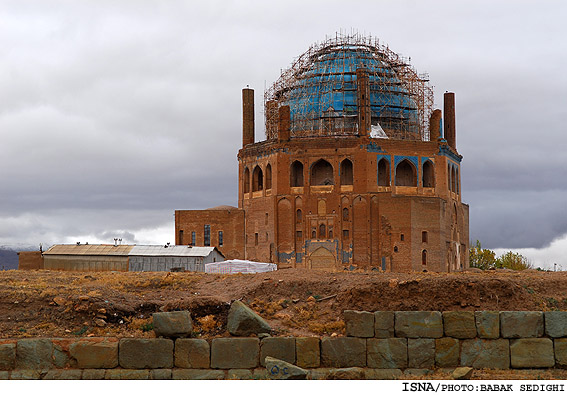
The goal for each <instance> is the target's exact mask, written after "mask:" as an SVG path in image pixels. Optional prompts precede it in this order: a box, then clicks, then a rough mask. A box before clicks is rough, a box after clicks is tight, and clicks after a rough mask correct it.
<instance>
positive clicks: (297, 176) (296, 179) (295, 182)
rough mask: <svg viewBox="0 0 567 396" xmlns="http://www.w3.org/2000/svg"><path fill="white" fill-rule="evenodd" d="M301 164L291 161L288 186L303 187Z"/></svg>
mask: <svg viewBox="0 0 567 396" xmlns="http://www.w3.org/2000/svg"><path fill="white" fill-rule="evenodd" d="M303 184H304V183H303V164H302V163H301V162H300V161H293V163H292V164H291V169H290V184H289V185H290V186H291V187H303Z"/></svg>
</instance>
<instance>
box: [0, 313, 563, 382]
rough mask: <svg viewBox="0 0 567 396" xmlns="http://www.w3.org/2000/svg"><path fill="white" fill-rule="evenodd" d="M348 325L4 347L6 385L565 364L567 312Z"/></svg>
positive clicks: (417, 316)
mask: <svg viewBox="0 0 567 396" xmlns="http://www.w3.org/2000/svg"><path fill="white" fill-rule="evenodd" d="M344 319H345V323H346V333H347V336H346V337H267V338H262V339H259V338H256V337H240V338H215V339H213V340H204V339H194V338H185V339H183V338H180V339H176V340H170V339H165V338H157V339H156V338H146V339H134V338H125V339H117V338H96V337H93V338H77V339H62V338H53V339H19V340H15V339H6V340H0V379H263V378H269V376H270V374H269V373H268V372H266V369H265V368H264V359H265V358H266V357H267V356H271V357H274V358H277V359H281V360H284V361H287V362H289V363H291V364H295V365H297V366H299V367H302V368H305V369H307V370H309V376H308V378H311V379H330V378H341V379H395V378H398V377H400V376H401V375H403V374H404V373H406V374H407V373H414V374H415V373H416V372H418V373H420V375H424V376H426V375H427V373H430V371H429V370H433V369H438V368H455V367H457V366H470V367H473V368H477V369H496V370H503V369H506V370H508V369H534V368H540V369H542V368H562V367H565V366H567V312H560V311H552V312H539V311H536V312H496V311H478V312H466V311H459V312H426V311H417V312H405V311H404V312H402V311H399V312H386V311H379V312H363V311H345V312H344ZM416 370H421V371H416Z"/></svg>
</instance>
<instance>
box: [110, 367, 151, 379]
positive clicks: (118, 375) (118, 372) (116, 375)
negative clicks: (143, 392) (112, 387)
mask: <svg viewBox="0 0 567 396" xmlns="http://www.w3.org/2000/svg"><path fill="white" fill-rule="evenodd" d="M149 378H150V370H124V369H114V370H106V372H105V374H104V379H105V380H147V379H149Z"/></svg>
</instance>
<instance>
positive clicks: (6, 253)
mask: <svg viewBox="0 0 567 396" xmlns="http://www.w3.org/2000/svg"><path fill="white" fill-rule="evenodd" d="M29 250H37V248H34V247H30V246H0V271H3V270H6V271H7V270H11V269H18V252H22V251H29Z"/></svg>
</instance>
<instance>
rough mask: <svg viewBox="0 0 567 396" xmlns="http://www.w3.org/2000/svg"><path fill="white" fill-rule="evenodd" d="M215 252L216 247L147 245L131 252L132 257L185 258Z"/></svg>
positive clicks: (137, 247)
mask: <svg viewBox="0 0 567 396" xmlns="http://www.w3.org/2000/svg"><path fill="white" fill-rule="evenodd" d="M213 250H215V248H214V246H193V247H189V246H183V245H182V246H179V245H177V246H169V247H167V248H166V247H163V246H161V245H156V246H153V245H146V246H139V245H137V246H134V247H133V248H132V250H131V251H130V254H129V255H130V256H185V257H206V256H208V255H209V254H210V253H211V252H212V251H213Z"/></svg>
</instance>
